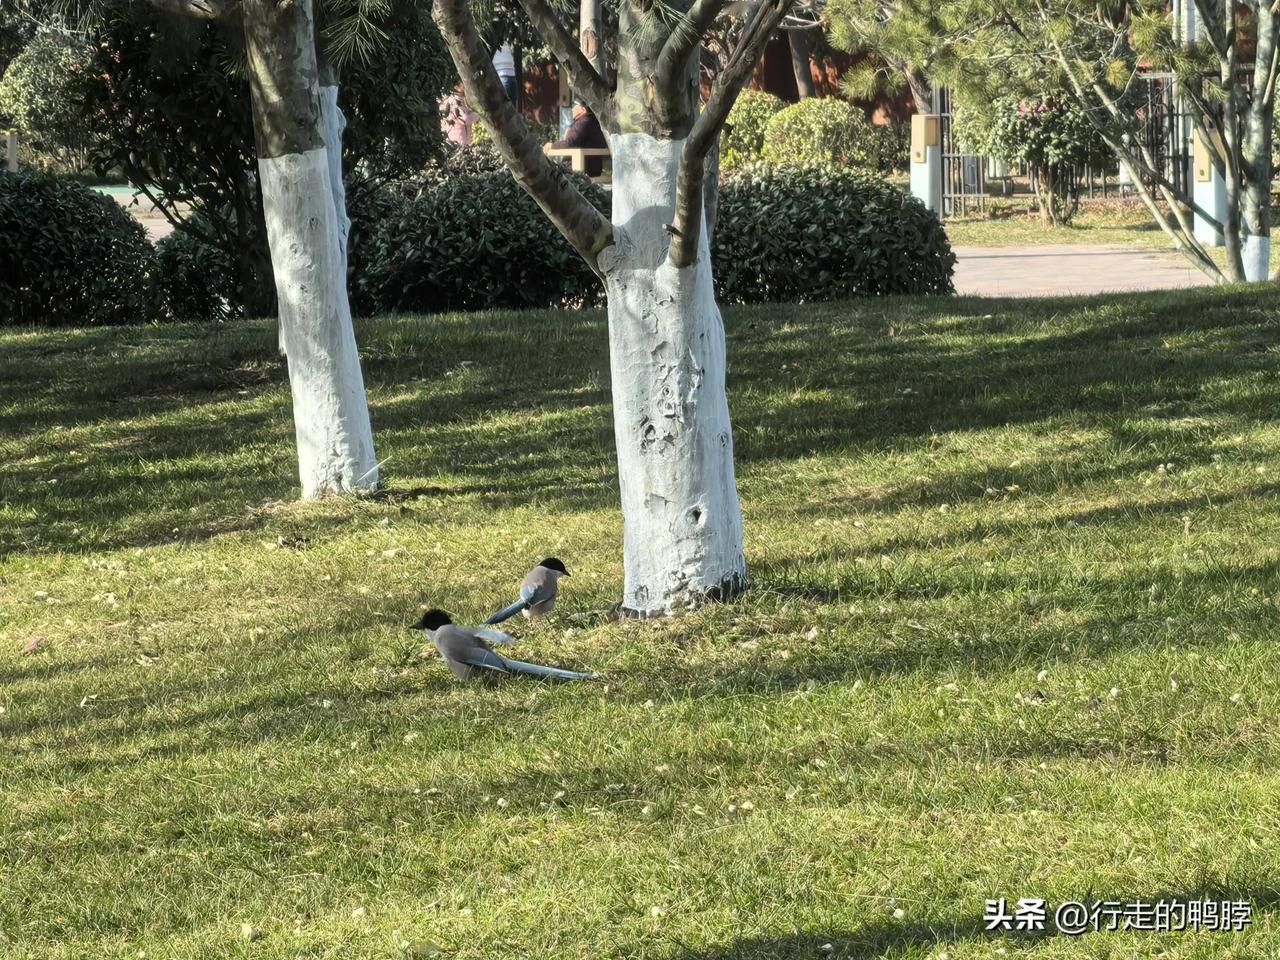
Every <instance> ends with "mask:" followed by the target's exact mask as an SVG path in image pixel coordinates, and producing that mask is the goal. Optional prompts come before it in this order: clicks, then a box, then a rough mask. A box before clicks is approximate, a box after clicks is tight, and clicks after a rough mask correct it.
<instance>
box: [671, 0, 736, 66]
mask: <svg viewBox="0 0 1280 960" xmlns="http://www.w3.org/2000/svg"><path fill="white" fill-rule="evenodd" d="M728 5H729V0H694V2H693V6H691V7H690V8H689V12H688V13H687V14H685V15H684V17H683V18H682V19H681V20H680V21H679V22H678V23H676V25H675V28H674V29H673V30H672V31H671V35H670V36H669V37H667V40H666V43H664V44H663V45H662V50H661V52H660V53H659V54H658V61H657V64H656V67H655V69H654V75H655V77H656V78H657V81H658V83H659V84H667V83H672V84H674V83H676V82H678V79H679V78H681V77H682V76H683V66H684V62H685V60H687V59H688V58H689V55H690V54H691V53H693V51H694V49H695V48H696V47H697V46H698V44H700V43H701V42H702V35H703V34H704V33H706V32H707V29H708V28H709V27H710V26H711V24H712V23H714V22H715V19H716V17H718V16H719V15H720V14H721V12H722V11H723V10H724V9H725V8H726V7H727V6H728Z"/></svg>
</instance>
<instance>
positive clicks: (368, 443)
mask: <svg viewBox="0 0 1280 960" xmlns="http://www.w3.org/2000/svg"><path fill="white" fill-rule="evenodd" d="M327 139H328V138H327V137H326V141H327ZM329 169H330V160H329V156H328V151H327V150H326V148H324V147H319V148H316V149H314V150H308V151H307V152H305V153H292V154H285V155H283V156H279V157H265V158H262V159H260V160H259V161H258V172H259V174H260V176H261V177H262V202H263V208H264V213H265V215H266V222H267V238H268V240H269V241H270V244H271V265H272V267H273V269H274V270H275V277H276V293H277V295H278V296H279V300H280V338H281V343H282V345H283V346H284V351H285V356H286V357H287V358H288V364H289V385H290V388H291V389H292V391H293V422H294V431H295V434H296V436H297V442H298V473H299V476H300V477H301V480H302V495H303V496H304V497H318V496H324V495H325V494H330V493H335V494H342V493H354V492H367V491H372V490H374V489H376V488H377V485H378V467H377V459H376V458H375V457H374V452H373V433H372V430H371V429H370V426H369V408H368V405H367V402H366V399H365V392H364V377H363V375H362V374H361V371H360V355H359V353H358V351H357V349H356V338H355V330H354V329H353V326H352V323H351V307H350V305H349V303H348V302H347V277H346V269H345V267H346V256H345V245H344V243H343V242H342V240H341V239H340V236H341V234H342V233H343V231H342V229H341V227H340V226H339V217H338V214H337V209H338V208H337V207H335V205H334V196H335V193H334V187H333V185H332V183H331V181H330V174H329ZM337 189H338V190H339V191H340V190H341V186H340V185H339V187H338V188H337ZM343 219H345V209H344V214H343Z"/></svg>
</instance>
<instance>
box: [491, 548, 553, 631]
mask: <svg viewBox="0 0 1280 960" xmlns="http://www.w3.org/2000/svg"><path fill="white" fill-rule="evenodd" d="M568 575H569V571H568V570H566V569H565V568H564V564H563V563H561V562H560V560H559V559H557V558H556V557H547V559H545V560H543V561H542V562H541V563H540V564H538V565H537V566H536V567H534V568H533V569H532V570H530V571H529V572H528V573H526V574H525V577H524V581H523V582H522V583H521V584H520V599H519V600H517V601H516V602H515V603H513V604H511V606H509V607H503V608H502V609H501V610H499V611H498V612H497V613H495V614H494V615H493V616H492V617H490V618H489V619H488V620H486V621H485V623H486V624H491V623H501V622H502V621H503V620H509V619H511V618H512V617H514V616H515V615H516V614H517V613H523V614H524V615H525V616H526V617H545V616H546V615H547V614H548V613H550V612H551V609H552V608H553V607H554V606H555V605H556V596H557V595H558V594H559V592H560V578H561V577H567V576H568Z"/></svg>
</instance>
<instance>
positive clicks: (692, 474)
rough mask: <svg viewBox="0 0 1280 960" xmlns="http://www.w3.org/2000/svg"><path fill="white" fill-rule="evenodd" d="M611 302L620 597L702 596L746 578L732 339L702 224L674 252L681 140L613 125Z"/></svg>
mask: <svg viewBox="0 0 1280 960" xmlns="http://www.w3.org/2000/svg"><path fill="white" fill-rule="evenodd" d="M610 144H611V150H612V153H613V225H614V244H613V245H612V246H610V247H607V248H605V250H604V251H603V252H602V253H601V255H600V264H601V268H602V269H603V271H604V274H605V285H606V290H607V292H608V301H609V356H610V366H611V368H612V379H613V423H614V433H615V437H616V441H617V447H618V477H619V483H620V486H621V489H622V518H623V540H624V562H625V586H624V593H623V605H624V606H625V607H626V608H628V609H629V610H631V611H634V612H636V613H640V614H644V615H658V614H665V613H671V612H673V611H675V610H677V609H681V608H686V607H691V606H696V605H697V604H698V603H700V602H701V601H702V600H704V599H705V598H706V597H707V595H708V594H712V593H715V592H716V591H721V592H732V591H734V590H736V589H740V588H741V587H742V586H744V585H745V583H746V561H745V559H744V557H743V552H742V513H741V510H740V508H739V505H738V490H737V485H736V482H735V479H734V471H733V433H732V430H731V428H730V424H729V406H728V400H727V398H726V396H725V341H724V327H723V325H722V323H721V319H720V310H719V308H718V307H717V306H716V301H715V291H714V289H713V286H712V278H711V256H710V252H709V250H708V244H707V233H706V230H705V229H703V231H702V235H701V241H700V243H699V249H698V259H697V261H696V262H695V263H694V264H693V266H691V267H686V268H684V269H679V270H678V269H676V268H674V267H672V266H671V265H670V263H669V262H668V261H667V248H668V244H669V241H670V236H669V235H668V233H667V232H666V230H665V229H664V225H666V224H670V223H671V221H672V219H673V217H674V211H675V196H676V173H677V170H678V167H679V160H680V152H681V150H682V149H683V146H684V141H682V140H658V139H655V138H653V137H650V136H648V135H646V134H640V133H625V134H614V135H613V136H612V137H611V138H610Z"/></svg>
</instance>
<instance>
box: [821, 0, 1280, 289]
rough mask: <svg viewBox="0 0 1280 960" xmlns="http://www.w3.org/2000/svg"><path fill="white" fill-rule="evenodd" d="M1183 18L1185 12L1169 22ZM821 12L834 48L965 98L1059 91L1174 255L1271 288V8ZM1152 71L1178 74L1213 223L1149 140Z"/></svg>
mask: <svg viewBox="0 0 1280 960" xmlns="http://www.w3.org/2000/svg"><path fill="white" fill-rule="evenodd" d="M1186 9H1189V10H1190V12H1191V13H1192V14H1193V17H1187V16H1178V15H1177V13H1176V11H1177V10H1186ZM829 16H830V19H831V23H832V32H833V35H834V36H835V37H836V38H837V41H838V42H842V43H846V44H851V43H854V42H858V43H862V44H865V45H866V46H868V47H870V48H871V49H874V50H877V51H878V52H880V53H881V54H882V56H884V57H885V58H886V60H889V61H891V62H895V63H899V64H910V65H912V66H913V67H914V68H916V69H919V70H920V71H921V72H922V73H923V74H924V75H926V76H927V77H928V78H929V79H930V80H932V81H934V82H937V83H940V84H943V85H946V86H949V87H951V88H952V89H953V90H954V91H959V92H961V93H962V94H965V95H967V97H968V98H969V99H970V101H971V102H975V101H978V100H981V99H984V98H987V99H991V98H994V97H997V96H1001V95H1004V94H1009V93H1015V94H1020V95H1025V94H1026V93H1027V92H1034V91H1036V90H1043V89H1059V90H1062V91H1064V92H1065V94H1066V95H1068V96H1069V97H1070V98H1071V99H1072V100H1074V102H1075V104H1076V105H1077V106H1078V107H1079V109H1080V110H1081V111H1082V113H1083V116H1084V117H1085V118H1086V119H1087V120H1088V121H1089V123H1090V124H1092V125H1093V127H1094V129H1095V130H1096V131H1097V134H1098V136H1099V137H1100V138H1101V140H1102V141H1103V142H1104V143H1105V144H1106V145H1107V148H1108V149H1109V150H1110V151H1111V153H1112V155H1113V156H1114V157H1115V160H1116V162H1117V163H1118V164H1119V166H1120V168H1121V169H1122V170H1123V171H1124V172H1125V173H1126V174H1127V176H1128V179H1129V180H1130V182H1131V183H1132V184H1133V187H1134V189H1135V190H1136V191H1137V193H1138V196H1139V197H1140V198H1141V199H1142V201H1143V203H1144V204H1145V205H1146V206H1147V209H1148V210H1149V211H1150V213H1151V215H1152V217H1153V219H1154V220H1155V221H1156V223H1157V224H1158V225H1159V227H1160V228H1161V229H1162V230H1163V231H1164V232H1165V234H1166V235H1167V236H1168V237H1169V238H1170V240H1171V242H1172V243H1173V245H1174V247H1175V248H1176V249H1178V250H1179V251H1180V252H1181V253H1182V254H1183V255H1185V256H1186V257H1187V259H1188V260H1190V261H1191V262H1192V263H1193V264H1195V266H1196V267H1198V268H1199V269H1200V270H1202V271H1203V272H1204V273H1205V274H1207V275H1208V276H1210V277H1212V278H1213V279H1214V280H1217V281H1220V282H1221V281H1228V280H1232V281H1236V280H1260V279H1266V276H1267V264H1268V261H1269V255H1270V244H1271V239H1270V236H1271V222H1270V186H1271V143H1272V127H1273V119H1274V112H1275V86H1276V77H1277V73H1278V71H1280V56H1278V50H1280V9H1278V8H1276V7H1275V6H1273V5H1272V4H1270V3H1268V2H1266V0H1240V2H1233V3H1226V4H1223V3H1221V2H1219V0H1175V2H1174V3H1173V4H1172V5H1170V4H1167V3H1166V2H1165V0H1115V2H1112V3H1106V4H1099V3H1097V2H1096V0H998V2H995V3H993V2H992V0H892V2H890V0H831V8H830V11H829ZM1192 19H1194V20H1195V21H1196V22H1197V24H1198V25H1199V26H1198V27H1197V28H1196V29H1195V30H1194V31H1193V30H1191V29H1189V24H1190V21H1191V20H1192ZM1151 71H1167V72H1168V73H1169V74H1171V75H1172V76H1173V77H1174V78H1175V86H1176V90H1177V92H1178V96H1179V98H1180V101H1181V103H1182V104H1183V105H1184V107H1185V108H1186V110H1187V112H1188V114H1189V115H1190V118H1191V122H1192V124H1193V125H1194V128H1195V130H1196V132H1197V134H1198V135H1199V137H1200V138H1201V140H1202V141H1203V142H1204V143H1205V144H1206V145H1207V149H1208V151H1209V155H1210V157H1211V161H1212V163H1213V164H1214V166H1215V167H1216V168H1217V170H1218V171H1219V172H1220V173H1221V175H1222V178H1223V180H1224V181H1225V187H1226V198H1227V202H1226V213H1225V216H1224V217H1223V218H1222V220H1221V222H1218V221H1216V219H1215V218H1214V216H1213V215H1212V213H1211V212H1210V211H1207V210H1205V209H1203V208H1202V207H1200V206H1199V205H1197V204H1196V202H1195V200H1194V197H1193V196H1192V195H1191V192H1189V191H1186V190H1183V189H1181V188H1180V186H1179V184H1178V183H1177V182H1175V180H1174V179H1173V178H1171V177H1170V176H1169V174H1168V171H1167V170H1166V169H1164V165H1163V163H1162V162H1161V157H1160V156H1159V155H1158V153H1157V151H1156V150H1155V149H1153V146H1152V144H1151V143H1150V142H1149V140H1148V137H1147V136H1146V130H1145V123H1146V117H1145V115H1144V111H1145V103H1144V97H1143V96H1142V92H1143V87H1142V83H1143V80H1142V77H1143V74H1144V73H1148V72H1151ZM855 79H856V78H855ZM861 79H862V80H863V81H868V80H871V79H874V78H873V77H870V76H869V75H866V74H864V75H862V78H861ZM1178 135H1179V136H1181V134H1180V133H1179V134H1178ZM1197 214H1198V215H1200V216H1201V217H1203V218H1204V219H1206V220H1208V221H1210V222H1214V223H1216V224H1217V226H1219V227H1220V228H1221V230H1222V234H1223V238H1224V245H1225V248H1226V265H1225V267H1222V266H1219V265H1218V262H1217V261H1216V260H1215V258H1214V257H1213V256H1212V255H1211V254H1210V253H1209V251H1208V250H1206V249H1205V247H1204V245H1203V244H1202V243H1201V242H1200V241H1199V240H1198V239H1197V238H1196V236H1195V230H1194V218H1195V216H1196V215H1197Z"/></svg>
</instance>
